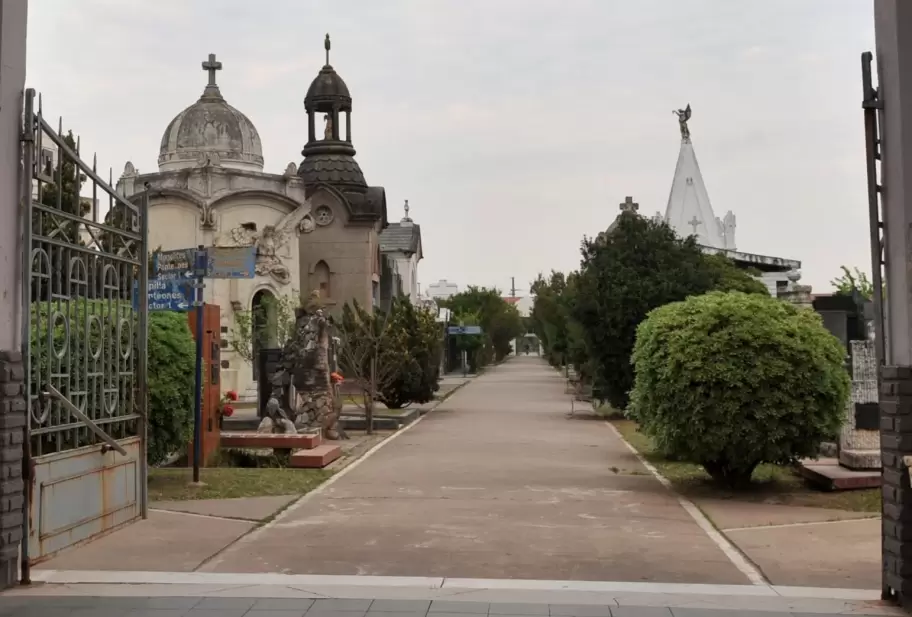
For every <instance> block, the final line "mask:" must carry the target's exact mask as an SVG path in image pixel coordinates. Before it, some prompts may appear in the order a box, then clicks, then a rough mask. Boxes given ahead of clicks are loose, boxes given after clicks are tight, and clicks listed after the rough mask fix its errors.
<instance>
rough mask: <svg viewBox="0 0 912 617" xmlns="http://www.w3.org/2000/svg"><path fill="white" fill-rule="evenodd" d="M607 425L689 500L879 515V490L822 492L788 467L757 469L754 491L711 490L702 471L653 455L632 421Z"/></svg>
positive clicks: (712, 488) (647, 440)
mask: <svg viewBox="0 0 912 617" xmlns="http://www.w3.org/2000/svg"><path fill="white" fill-rule="evenodd" d="M611 424H613V425H614V426H615V428H617V429H618V431H620V432H621V434H622V435H623V436H624V439H626V440H627V442H628V443H630V445H632V446H633V447H634V448H636V449H637V450H638V451H639V452H640V454H641V455H642V456H643V458H645V459H646V460H647V461H649V463H651V464H652V465H654V466H655V468H656V469H658V470H659V473H661V474H662V475H663V476H665V477H666V478H668V480H669V481H670V482H671V483H672V485H673V486H674V487H675V490H677V491H678V492H680V493H681V494H683V495H686V496H688V497H691V498H700V497H703V498H714V499H737V500H739V501H754V502H764V503H775V504H783V505H792V506H811V507H817V508H835V509H839V510H852V511H855V512H872V513H873V512H880V499H881V497H880V489H863V490H854V491H840V492H824V491H819V490H816V489H814V488H812V487H810V486H808V485H807V483H806V482H805V481H804V479H803V478H801V477H800V476H799V475H798V474H797V473H796V472H795V470H793V469H792V468H791V467H783V466H780V465H761V466H760V467H758V468H757V470H756V471H755V472H754V478H753V480H754V485H755V486H754V487H753V490H751V491H748V492H737V493H734V492H731V491H727V490H724V489H721V488H719V487H718V486H715V485H714V484H712V483H711V482H710V478H709V475H708V474H707V473H706V472H705V471H703V468H702V467H700V466H699V465H695V464H693V463H682V462H677V461H669V460H667V459H666V458H665V457H663V456H662V455H661V454H659V453H658V452H656V450H655V446H654V445H653V443H652V439H650V437H649V436H647V435H644V434H643V433H641V432H639V430H638V429H637V424H636V422H633V421H632V420H622V419H612V420H611Z"/></svg>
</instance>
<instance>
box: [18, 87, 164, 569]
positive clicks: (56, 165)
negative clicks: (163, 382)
mask: <svg viewBox="0 0 912 617" xmlns="http://www.w3.org/2000/svg"><path fill="white" fill-rule="evenodd" d="M35 103H36V96H35V91H34V90H27V91H26V96H25V109H24V114H23V120H24V125H23V129H24V130H23V137H22V143H23V166H22V186H21V197H22V203H23V204H26V205H27V207H26V208H25V212H24V216H23V219H24V225H23V227H24V234H23V244H24V257H25V258H24V259H23V260H22V261H23V290H22V291H23V293H22V298H23V336H22V339H23V345H24V347H25V350H24V351H25V353H24V354H23V355H24V359H25V362H26V370H25V374H26V380H27V392H28V419H29V425H28V435H29V439H28V440H27V442H26V447H25V448H24V449H25V465H24V469H25V471H26V473H27V475H28V482H27V496H26V504H25V508H26V509H27V512H26V513H25V517H24V519H25V530H24V531H25V538H26V539H27V541H26V542H24V549H23V568H24V572H23V576H24V578H27V576H28V574H27V572H28V564H29V563H35V562H37V561H40V560H42V559H46V558H47V557H49V556H51V555H53V554H54V553H56V552H57V551H59V550H61V549H64V548H67V547H69V546H73V545H75V544H78V543H80V542H84V541H87V540H89V539H91V538H93V537H95V536H97V535H99V534H101V533H104V532H106V531H109V530H110V529H113V528H115V527H117V526H120V525H123V524H126V523H129V522H132V521H134V520H136V519H137V518H139V517H140V516H144V515H145V513H146V454H145V453H146V436H145V433H146V424H145V421H144V420H145V418H146V410H147V407H148V402H147V401H148V396H147V388H146V371H147V366H146V362H147V355H146V354H147V332H148V322H147V318H148V301H147V293H148V291H147V290H148V251H147V247H146V239H147V237H148V229H147V228H148V222H147V219H146V212H147V211H148V210H147V205H148V202H147V201H146V200H145V198H144V200H143V202H142V203H141V204H139V205H136V204H133V203H131V202H130V201H127V200H126V199H124V198H122V197H120V196H119V195H118V194H117V193H116V191H115V189H114V187H113V186H112V185H113V176H112V175H109V180H108V181H107V182H105V181H104V180H103V179H102V178H101V177H100V176H99V175H98V170H97V162H96V161H93V163H92V165H89V164H87V163H86V162H85V161H83V160H82V159H81V158H80V154H79V150H80V145H79V141H78V139H74V138H73V134H72V131H70V132H68V134H67V135H64V134H63V122H62V121H61V122H60V124H59V127H58V129H57V130H56V131H55V130H54V129H53V128H52V127H51V126H50V125H49V124H48V123H47V122H46V121H45V119H44V117H43V114H42V110H41V102H40V99H39V100H38V101H37V103H38V105H37V110H36V108H35V107H36V106H35Z"/></svg>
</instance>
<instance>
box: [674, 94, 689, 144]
mask: <svg viewBox="0 0 912 617" xmlns="http://www.w3.org/2000/svg"><path fill="white" fill-rule="evenodd" d="M671 113H673V114H674V115H676V116H677V117H678V124H679V125H680V128H681V139H683V140H684V141H690V129H689V128H687V121H688V120H690V103H688V104H687V107H685V108H684V109H678V110H677V111H674V110H673V111H672V112H671Z"/></svg>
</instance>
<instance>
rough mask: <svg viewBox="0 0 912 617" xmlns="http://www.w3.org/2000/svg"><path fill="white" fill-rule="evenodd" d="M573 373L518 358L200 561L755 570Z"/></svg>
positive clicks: (283, 568) (272, 567) (363, 567)
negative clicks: (742, 566)
mask: <svg viewBox="0 0 912 617" xmlns="http://www.w3.org/2000/svg"><path fill="white" fill-rule="evenodd" d="M569 409H570V399H569V396H568V395H566V394H564V386H563V381H562V379H561V378H560V376H559V375H558V374H557V373H556V372H555V371H554V370H553V369H551V368H549V367H548V366H547V365H546V364H545V363H544V362H543V361H542V360H540V359H538V358H531V357H521V358H515V359H513V360H511V361H509V362H507V363H506V364H504V365H501V366H499V367H496V368H493V369H491V370H490V371H488V372H487V373H486V374H485V375H483V376H481V377H479V378H477V379H475V380H473V381H472V383H470V384H469V385H467V386H466V387H464V388H462V389H461V390H460V391H458V392H456V393H455V394H454V395H453V396H452V397H451V398H450V399H448V400H447V401H446V402H445V403H444V404H442V405H441V406H440V407H438V408H437V409H436V410H435V411H434V412H433V413H431V414H429V415H428V416H427V417H425V418H424V419H423V420H422V421H421V422H420V423H419V424H417V425H415V426H414V427H413V428H411V429H410V430H408V431H407V432H405V433H402V434H400V435H398V436H397V437H396V438H395V439H394V440H393V441H391V442H390V443H388V444H386V445H385V446H384V447H383V448H381V449H380V450H378V451H377V452H376V453H375V454H374V455H373V456H371V457H370V458H368V459H365V460H364V461H363V464H359V465H358V466H357V467H355V468H353V469H351V470H350V471H349V472H348V473H346V474H345V475H344V476H342V477H339V478H338V479H337V480H336V481H335V482H333V483H332V484H331V485H329V486H327V487H326V488H325V489H324V490H322V491H320V492H318V493H316V494H313V495H311V496H309V497H307V498H305V499H304V500H303V501H302V502H300V503H298V504H297V505H295V506H293V507H291V508H290V509H289V510H287V511H285V512H284V513H283V514H281V515H280V516H279V517H278V518H277V519H276V520H275V521H274V522H273V523H271V524H269V525H267V526H265V527H263V528H261V529H259V530H256V531H254V532H253V533H251V534H249V535H247V536H245V537H244V538H242V539H241V540H240V541H238V542H237V543H235V544H233V545H232V546H230V547H229V548H227V549H226V550H225V551H223V552H222V553H221V554H219V555H218V556H216V557H215V558H214V559H212V560H211V561H209V562H208V563H206V564H204V565H203V567H202V568H200V571H201V572H277V573H286V574H335V575H341V574H349V575H354V574H357V575H385V576H446V577H463V578H497V579H505V578H518V579H545V580H579V581H587V580H588V581H657V582H685V583H729V584H745V583H748V580H747V579H746V577H745V575H744V574H742V573H741V572H740V571H739V570H738V569H737V568H735V567H734V566H733V564H732V562H731V561H730V560H729V559H728V558H727V557H726V555H725V554H724V553H723V551H722V550H721V549H720V548H719V547H718V546H717V544H716V543H715V542H714V541H713V540H712V539H711V538H710V537H709V536H708V535H707V533H706V532H705V531H704V530H703V529H701V527H700V526H699V525H697V523H696V522H695V521H694V519H693V518H692V517H691V516H690V515H689V514H688V513H687V512H686V511H685V510H684V508H682V506H681V505H680V504H679V502H678V500H677V498H676V497H675V496H674V495H672V494H671V493H670V492H668V491H667V490H666V489H665V488H663V487H662V486H661V485H660V484H659V483H658V481H656V480H655V479H654V477H653V476H652V475H650V474H649V473H648V472H647V471H646V470H645V469H644V468H643V467H642V466H641V465H640V464H639V463H638V462H637V460H636V458H635V457H634V456H633V455H632V454H631V453H630V451H629V450H628V449H627V448H626V447H625V445H624V444H623V443H622V442H621V441H620V440H619V439H617V438H616V437H615V436H614V435H613V433H612V432H611V431H610V429H609V428H608V427H606V426H605V425H604V424H603V423H601V422H596V421H591V420H581V419H575V420H571V419H568V418H567V412H568V411H569Z"/></svg>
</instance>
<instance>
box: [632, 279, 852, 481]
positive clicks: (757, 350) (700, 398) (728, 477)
mask: <svg viewBox="0 0 912 617" xmlns="http://www.w3.org/2000/svg"><path fill="white" fill-rule="evenodd" d="M845 355H846V351H845V348H844V347H843V346H842V344H841V343H840V342H839V340H838V339H836V337H834V336H833V335H832V334H830V333H829V332H828V331H827V330H826V328H824V326H823V322H822V321H821V319H820V317H819V315H817V313H815V312H814V311H812V310H810V309H802V308H797V307H795V306H793V305H791V304H788V303H786V302H783V301H781V300H776V299H773V298H770V297H764V296H761V295H757V294H750V295H748V294H745V293H741V292H730V293H722V292H713V293H709V294H706V295H702V296H694V297H691V298H688V299H687V300H685V301H683V302H676V303H673V304H668V305H665V306H663V307H660V308H658V309H655V310H654V311H652V312H651V313H649V316H648V318H647V319H646V320H645V321H644V322H643V323H641V324H640V326H639V328H638V329H637V338H636V345H635V346H634V352H633V355H632V358H631V360H632V362H633V364H634V369H635V373H636V377H635V380H634V387H633V390H632V392H631V403H630V408H629V410H628V413H629V415H630V416H631V417H632V418H633V419H635V420H637V421H638V422H639V425H640V429H641V430H642V431H643V432H644V433H646V434H647V435H649V436H651V437H652V438H653V439H654V440H655V442H656V445H657V447H658V448H659V449H660V450H661V451H662V452H664V453H666V454H667V455H669V456H673V457H675V458H678V459H684V460H690V461H693V462H695V463H698V464H700V465H702V466H703V467H704V468H705V469H706V471H707V473H709V475H710V476H712V478H713V479H714V480H716V481H717V482H719V483H721V484H724V485H726V486H727V487H729V488H740V487H743V486H745V485H747V484H749V483H750V478H751V475H752V474H753V471H754V469H756V467H757V466H758V465H759V464H761V463H776V464H788V463H792V462H795V461H796V460H798V459H800V458H804V457H811V456H815V455H816V453H817V451H818V448H819V446H820V443H821V442H822V441H824V440H825V439H828V438H831V437H832V436H833V435H834V434H835V433H836V432H837V431H838V430H839V427H840V425H841V423H842V420H843V417H844V413H845V405H846V401H847V399H848V396H849V377H848V373H847V371H846V369H845Z"/></svg>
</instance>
